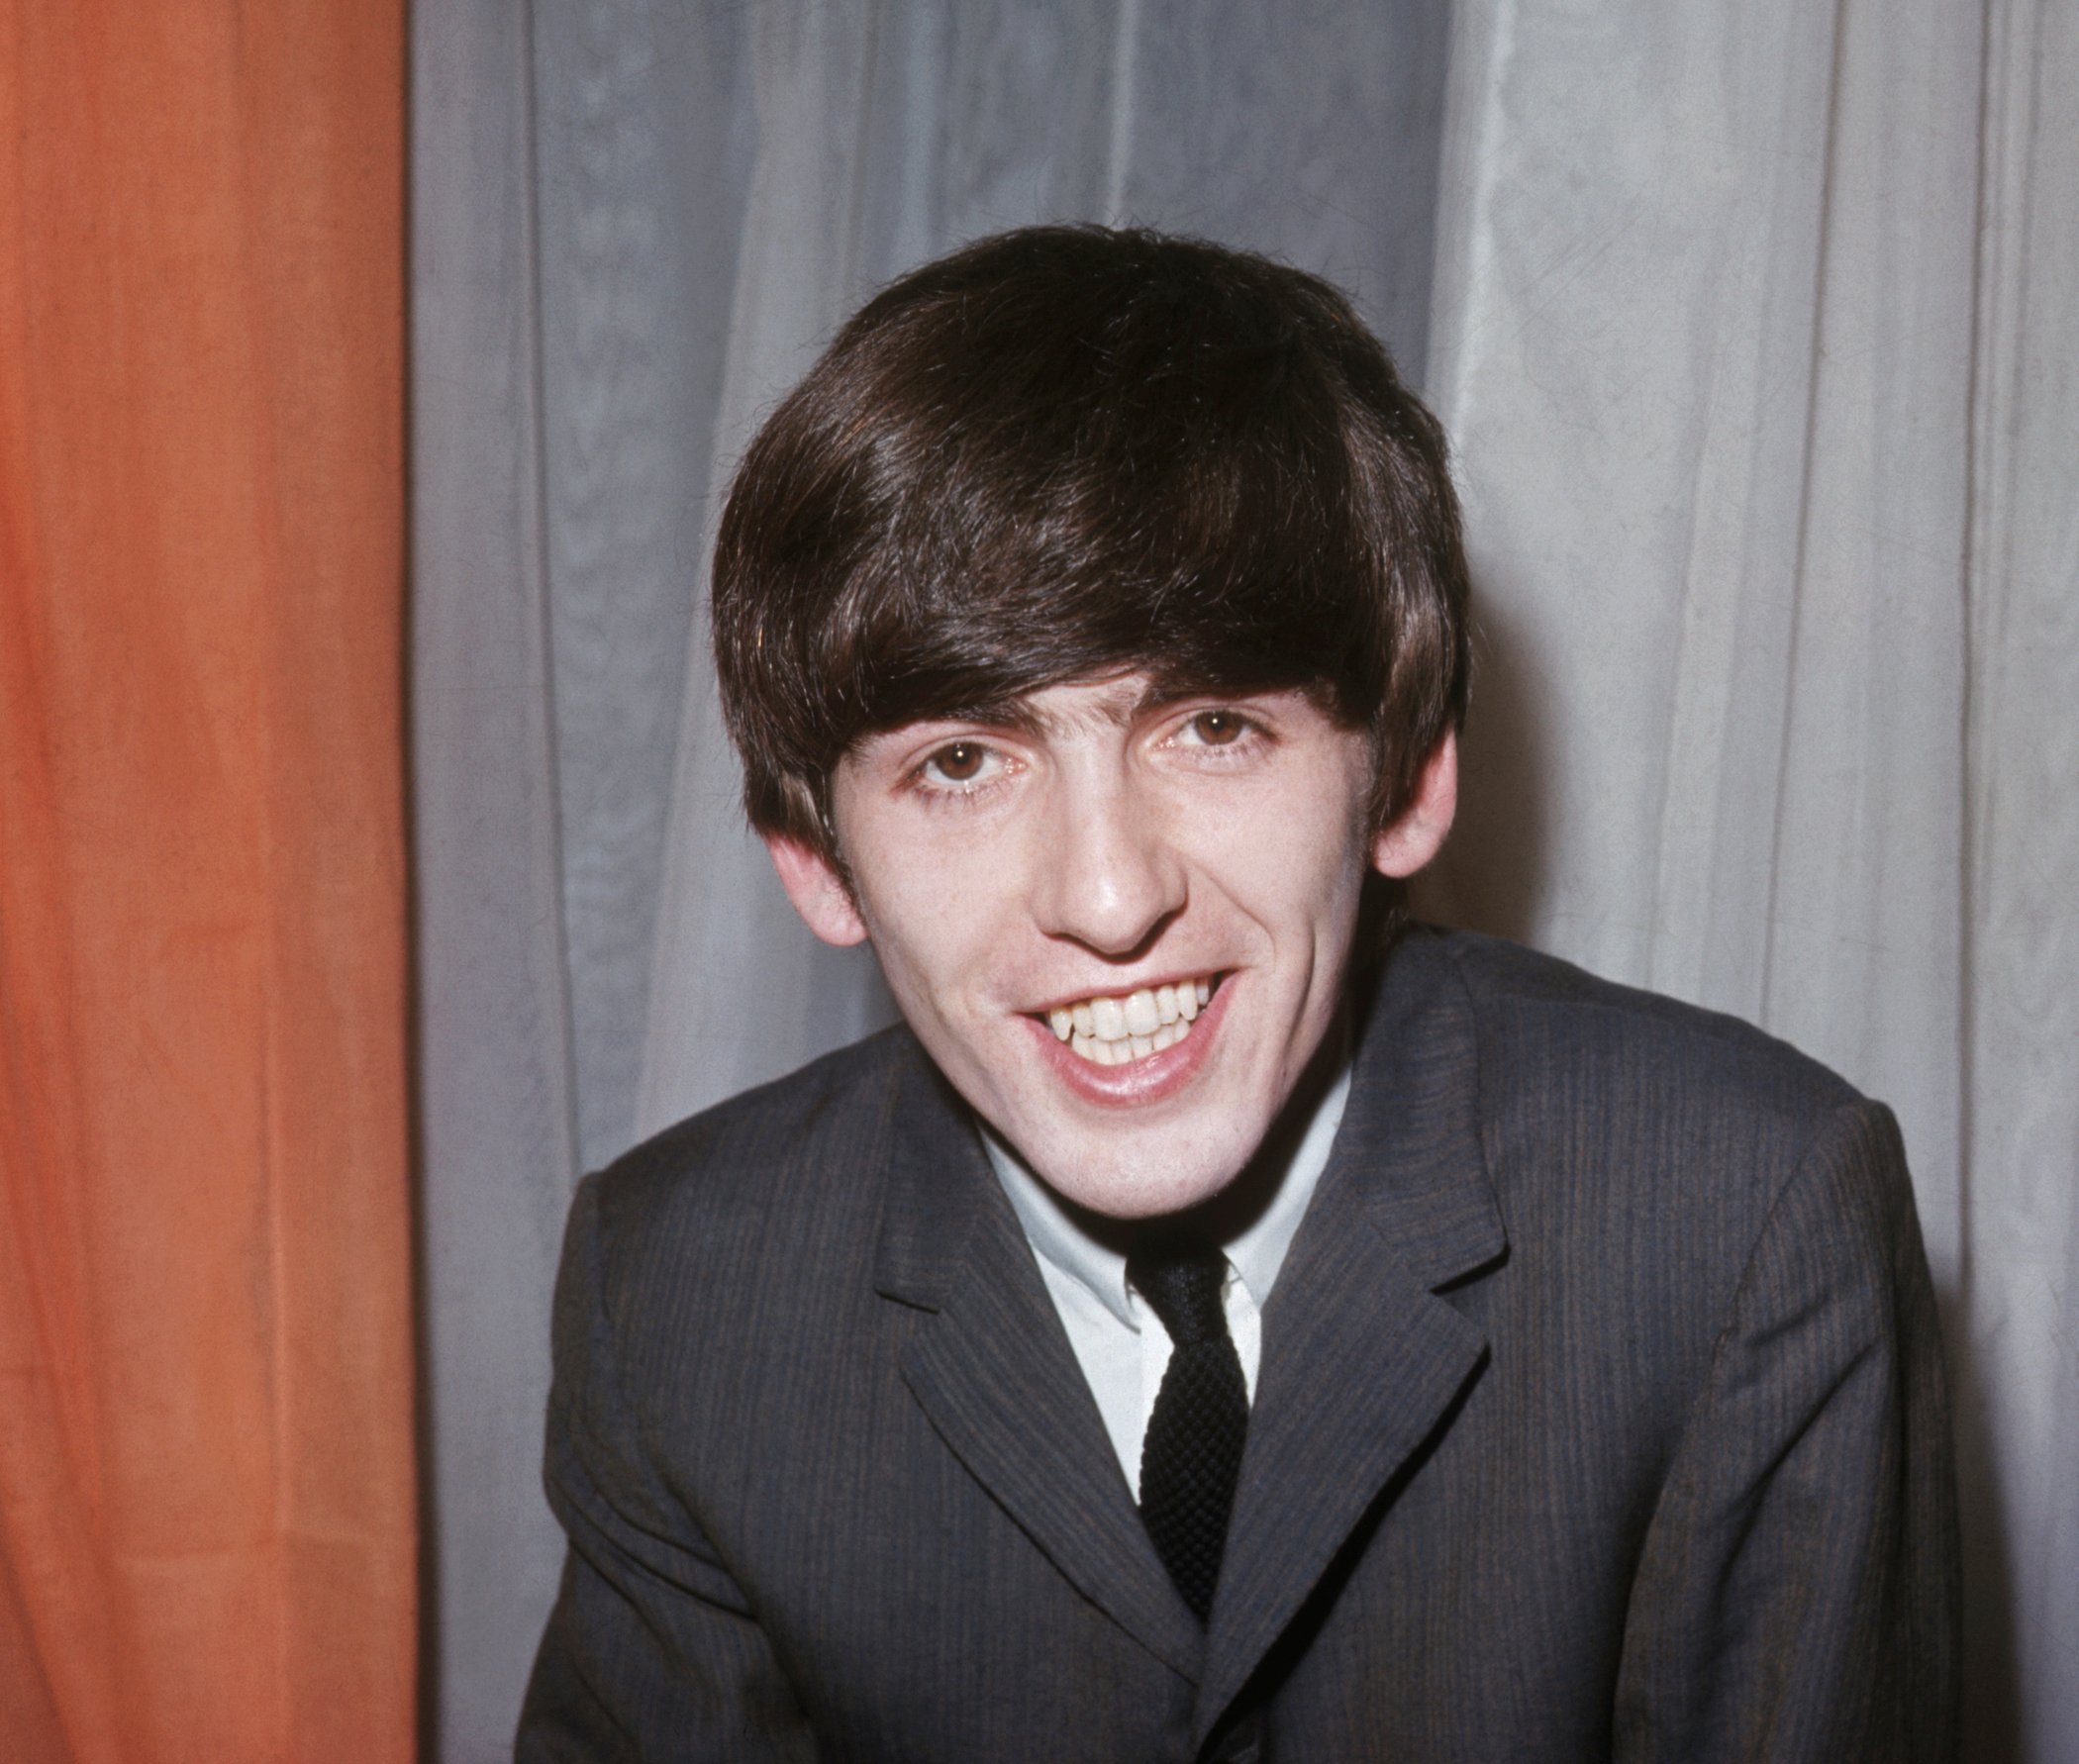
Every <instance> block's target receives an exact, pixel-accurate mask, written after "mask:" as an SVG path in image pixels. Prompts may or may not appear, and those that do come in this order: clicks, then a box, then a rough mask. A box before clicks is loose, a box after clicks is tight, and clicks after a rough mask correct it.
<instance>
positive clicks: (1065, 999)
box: [1025, 968, 1228, 1017]
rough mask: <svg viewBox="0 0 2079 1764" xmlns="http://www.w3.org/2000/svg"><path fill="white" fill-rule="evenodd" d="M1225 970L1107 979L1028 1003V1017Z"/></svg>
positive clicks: (1217, 975)
mask: <svg viewBox="0 0 2079 1764" xmlns="http://www.w3.org/2000/svg"><path fill="white" fill-rule="evenodd" d="M1227 973H1228V970H1227V969H1226V968H1179V969H1177V970H1175V971H1173V972H1171V973H1167V974H1157V975H1155V976H1153V977H1152V978H1151V979H1144V980H1127V981H1118V980H1107V981H1104V982H1102V983H1100V984H1098V985H1094V986H1085V987H1084V988H1083V989H1082V991H1080V992H1064V993H1060V994H1058V995H1056V996H1055V997H1053V998H1051V999H1049V1000H1047V1002H1046V1003H1045V1004H1043V1005H1033V1006H1029V1007H1028V1008H1027V1010H1026V1013H1025V1014H1026V1015H1027V1016H1028V1017H1044V1016H1045V1015H1046V1014H1047V1013H1048V1012H1049V1011H1066V1010H1067V1009H1069V1008H1070V1007H1071V1006H1073V1005H1080V1004H1081V1003H1082V1002H1083V1001H1084V1000H1085V999H1123V998H1125V997H1127V996H1128V995H1129V994H1130V993H1136V992H1159V991H1161V990H1162V988H1163V987H1165V986H1182V985H1184V984H1185V983H1186V982H1188V981H1193V980H1220V979H1224V978H1225V977H1226V975H1227Z"/></svg>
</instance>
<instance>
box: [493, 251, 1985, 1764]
mask: <svg viewBox="0 0 2079 1764" xmlns="http://www.w3.org/2000/svg"><path fill="white" fill-rule="evenodd" d="M714 580H715V587H714V622H715V643H716V656H717V663H718V668H719V671H720V676H721V680H722V686H723V693H724V703H725V708H726V712H727V716H728V719H729V724H730V729H731V733H732V735H733V736H734V738H735V740H736V742H737V745H738V748H739V751H740V753H741V754H742V756H743V761H744V768H745V775H746V789H745V800H746V804H747V808H748V812H749V815H750V818H751V821H752V824H753V825H754V826H755V827H756V828H757V829H758V830H759V832H760V833H762V834H763V836H764V838H765V841H766V843H767V845H768V847H769V848H770V850H771V853H772V857H773V861H774V864H775V866H776V868H777V871H778V874H779V878H780V881H781V883H782V884H783V885H784V887H785V888H786V890H787V893H788V895H789V897H790V898H791V899H792V901H793V903H794V905H795V907H796V908H797V909H798V910H799V912H800V914H801V917H802V918H803V920H804V921H805V922H806V923H807V925H808V927H809V929H810V930H811V931H814V932H815V934H817V935H818V936H820V937H823V938H825V939H827V940H829V941H831V942H834V943H841V944H842V943H856V942H859V941H861V940H865V941H868V942H870V944H871V945H872V947H873V950H874V952H875V955H876V956H877V957H878V959H879V961H880V964H881V968H882V971H883V973H884V974H885V975H886V977H887V980H888V984H889V987H890V989H891V991H892V993H893V995H894V997H895V999H896V1002H897V1004H898V1005H899V1006H900V1008H901V1011H902V1016H903V1019H904V1023H903V1026H902V1027H901V1028H899V1029H895V1030H891V1031H889V1032H887V1033H884V1034H882V1035H878V1036H875V1037H872V1038H871V1039H869V1040H867V1041H865V1042H862V1043H860V1044H859V1045H857V1046H855V1047H851V1048H847V1049H844V1050H843V1051H841V1052H840V1053H837V1054H834V1055H832V1056H830V1057H829V1058H827V1059H825V1060H822V1061H819V1062H817V1063H816V1064H815V1065H813V1066H810V1067H808V1068H807V1069H806V1070H804V1071H802V1072H799V1073H796V1074H795V1075H794V1076H792V1077H790V1078H787V1079H784V1080H782V1081H780V1082H779V1083H777V1084H774V1085H769V1086H766V1087H764V1088H763V1089H761V1090H757V1091H754V1092H751V1093H749V1094H747V1095H745V1096H743V1097H740V1098H737V1099H735V1100H734V1101H732V1102H730V1103H727V1104H724V1105H723V1106H721V1107H720V1108H717V1109H714V1110H711V1111H709V1112H708V1113H706V1114H704V1115H702V1116H699V1117H697V1118H696V1119H694V1120H692V1121H690V1122H687V1123H685V1124H683V1125H682V1126H680V1127H676V1128H674V1129H672V1130H670V1131H668V1132H666V1133H664V1134H662V1135H660V1136H659V1137H657V1138H656V1139H654V1140H652V1141H650V1142H649V1143H648V1144H646V1145H644V1146H642V1147H639V1148H638V1149H637V1150H635V1151H633V1152H631V1153H630V1154H629V1155H628V1156H627V1157H625V1158H624V1159H622V1160H621V1161H620V1162H619V1163H617V1164H616V1165H615V1166H614V1167H613V1168H612V1169H610V1170H608V1171H606V1172H604V1173H603V1174H602V1175H600V1176H597V1177H593V1178H589V1179H588V1180H587V1181H586V1183H585V1184H584V1185H583V1187H582V1188H581V1190H580V1192H579V1195H578V1198H577V1201H576V1204H575V1206H574V1208H573V1212H572V1217H571V1225H570V1230H569V1235H568V1240H567V1243H566V1248H565V1255H564V1265H563V1272H562V1276H561V1280H560V1283H559V1286H558V1293H557V1309H556V1340H555V1356H556V1361H555V1388H554V1395H553V1397H552V1399H551V1404H550V1414H549V1445H548V1464H547V1481H548V1490H549V1497H550V1500H551V1502H552V1504H553V1505H554V1507H555V1510H556V1513H557V1515H558V1517H559V1519H561V1520H562V1522H563V1525H564V1527H565V1529H566V1531H567V1532H568V1535H569V1539H570V1553H569V1557H568V1563H567V1567H566V1571H565V1577H564V1582H563V1588H562V1592H561V1596H560V1598H559V1600H558V1603H557V1606H556V1609H555V1612H554V1614H553V1616H552V1617H551V1619H550V1621H549V1625H548V1628H547V1631H546V1633H545V1637H544V1640H543V1644H542V1652H541V1657H540V1659H539V1661H538V1663H537V1667H536V1672H535V1677H534V1682H533V1685H532V1687H531V1689H530V1693H529V1700H528V1706H527V1709H526V1712H525V1714H524V1715H523V1719H522V1731H521V1744H520V1749H521V1754H522V1755H523V1756H524V1757H528V1758H544V1759H545V1758H585V1759H592V1758H602V1757H644V1758H649V1757H657V1758H722V1759H747V1758H767V1757H772V1758H809V1757H828V1758H860V1759H891V1760H935V1759H943V1760H961V1761H972V1760H980V1759H989V1760H997V1759H1026V1758H1031V1759H1055V1758H1060V1759H1068V1758H1075V1759H1083V1758H1089V1759H1123V1760H1138V1759H1156V1758H1180V1759H1181V1758H1194V1757H1223V1758H1236V1759H1241V1758H1258V1759H1261V1758H1269V1757H1283V1758H1298V1759H1330V1760H1336V1759H1364V1758H1374V1757H1378V1758H1387V1757H1415V1758H1424V1759H1444V1758H1465V1759H1504V1758H1506V1759H1550V1760H1575V1759H1582V1758H1595V1757H1609V1756H1618V1757H1624V1758H1636V1759H1645V1758H1654V1759H1659V1758H1664V1759H1684V1760H1687V1759H1709V1758H1721V1757H1723V1758H1734V1757H1737V1758H1759V1757H1768V1758H1812V1759H1828V1760H1837V1759H1862V1758H1869V1759H1877V1758H1882V1759H1907V1758H1918V1757H1941V1756H1945V1755H1947V1753H1948V1751H1949V1749H1950V1746H1951V1738H1950V1734H1951V1729H1952V1715H1953V1708H1952V1706H1953V1676H1954V1673H1953V1667H1954V1637H1953V1624H1954V1598H1955V1588H1954V1580H1955V1571H1954V1537H1953V1526H1954V1521H1953V1502H1952V1497H1951V1493H1950V1486H1949V1470H1948V1442H1947V1434H1946V1421H1945V1417H1944V1407H1943V1404H1944V1399H1943V1392H1942V1382H1941V1370H1940V1358H1939V1345H1938V1342H1937V1340H1936V1335H1935V1327H1934V1318H1933V1307H1932V1300H1931V1294H1930V1291H1929V1283H1928V1275H1927V1267H1926V1262H1925V1258H1924V1256H1923V1254H1922V1250H1921V1246H1920V1239H1919V1233H1918V1227H1917V1225H1916V1223H1915V1219H1914V1214H1913V1206H1912V1199H1911V1192H1910V1189H1909V1187H1908V1185H1907V1181H1906V1175H1905V1169H1904V1164H1903V1159H1902V1155H1901V1152H1900V1148H1899V1144H1898V1139H1897V1133H1896V1129H1895V1127H1893V1125H1892V1123H1891V1121H1890V1117H1889V1116H1888V1114H1887V1113H1886V1112H1885V1111H1884V1110H1883V1109H1882V1108H1881V1107H1880V1106H1878V1105H1875V1104H1872V1103H1869V1102H1867V1101H1865V1100H1864V1099H1862V1098H1860V1097H1859V1096H1857V1095H1856V1094H1855V1093H1854V1092H1853V1091H1852V1090H1850V1089H1849V1088H1848V1087H1847V1086H1846V1085H1845V1084H1843V1083H1841V1081H1840V1080H1838V1079H1836V1078H1834V1077H1832V1075H1831V1074H1829V1073H1827V1072H1825V1071H1823V1070H1822V1069H1820V1068H1819V1067H1817V1066H1815V1065H1813V1064H1811V1063H1810V1062H1809V1061H1807V1060H1805V1059H1803V1058H1802V1057H1800V1056H1799V1055H1798V1054H1796V1053H1794V1052H1793V1051H1791V1050H1790V1049H1788V1048H1786V1047H1784V1046H1782V1045H1781V1044H1780V1043H1777V1042H1774V1041H1771V1040H1769V1039H1767V1038H1766V1037H1764V1036H1762V1035H1760V1034H1759V1033H1757V1032H1755V1031H1754V1030H1751V1029H1746V1028H1744V1027H1742V1026H1740V1025H1737V1024H1734V1023H1732V1022H1730V1021H1728V1020H1726V1019H1723V1018H1717V1017H1711V1016H1707V1015H1705V1014H1703V1013H1700V1012H1697V1011H1694V1010H1691V1009H1688V1008H1686V1007H1682V1006H1679V1005H1675V1004H1672V1003H1670V1002H1668V1001H1665V1000H1659V999H1654V998H1650V997H1647V996H1645V995H1642V994H1637V993H1633V992H1629V991H1625V990H1623V989H1620V988H1617V987H1613V986H1609V985H1606V984H1604V983H1601V982H1598V981H1595V980H1593V979H1591V978H1589V977H1588V976H1586V975H1584V974H1581V973H1579V972H1578V971H1576V970H1574V969H1571V968H1568V967H1565V966H1563V965H1562V964H1559V963H1556V962H1553V961H1551V960H1549V959H1547V958H1543V957H1539V956H1535V955H1533V954H1531V953H1529V952H1528V951H1524V950H1520V949H1515V948H1512V947H1510V946H1507V945H1504V944H1498V943H1494V942H1490V941H1487V940H1484V939H1479V938H1474V937H1468V936H1463V935H1458V934H1451V933H1444V932H1438V931H1430V930H1427V929H1422V928H1415V927H1410V926H1408V925H1406V924H1405V923H1404V921H1403V919H1402V917H1401V915H1400V912H1399V909H1398V906H1397V902H1396V898H1395V896H1394V893H1393V890H1394V889H1395V887H1396V886H1397V884H1398V882H1399V880H1400V879H1402V878H1405V877H1407V876H1410V875H1412V874H1413V873H1414V872H1416V871H1417V870H1419V869H1420V868H1421V867H1422V866H1423V865H1424V864H1425V863H1426V862H1428V860H1429V859H1430V858H1431V857H1432V856H1433V855H1434V854H1435V853H1436V849H1437V848H1438V846H1439V845H1440V844H1441V842H1442V840H1443V838H1444V836H1445V834H1446V833H1447V832H1448V830H1449V827H1450V823H1451V818H1452V813H1453V810H1454V807H1455V802H1456V793H1457V761H1456V746H1455V739H1456V735H1455V731H1456V728H1457V724H1458V721H1459V718H1460V716H1461V715H1462V712H1463V707H1464V699H1465V677H1466V635H1465V627H1466V607H1465V582H1464V564H1463V559H1462V556H1461V553H1460V547H1459V540H1458V526H1457V513H1456V505H1455V502H1454V500H1453V497H1452V492H1451V488H1450V483H1449V479H1448V476H1447V474H1446V470H1445V463H1444V447H1443V441H1442V437H1441V435H1440V433H1439V432H1438V430H1437V428H1436V423H1435V422H1434V420H1433V419H1432V418H1431V417H1430V416H1429V414H1428V413H1427V412H1426V411H1425V410H1424V409H1423V408H1422V407H1421V405H1420V404H1419V403H1418V402H1417V401H1416V400H1415V399H1414V398H1413V397H1411V396H1410V395H1409V394H1408V393H1407V391H1406V390H1405V389H1404V388H1403V387H1402V386H1401V384H1400V383H1399V381H1398V379H1397V378H1396V376H1395V374H1394V371H1393V369H1392V366H1391V365H1390V363H1389V362H1388V360H1387V358H1386V356H1385V354H1384V352H1383V351H1382V350H1381V349H1380V347H1379V346H1378V344H1377V343H1376V342H1375V341H1374V340H1373V339H1372V338H1371V337H1370V336H1369V334H1368V333H1367V332H1366V331H1365V330H1364V328H1363V327H1362V325H1361V324H1360V323H1359V322H1358V321H1357V319H1356V318H1355V316H1354V315H1353V313H1352V312H1351V310H1350V308H1349V306H1348V304H1347V302H1346V301H1345V300H1344V299H1343V298H1342V297H1341V296H1340V295H1339V294H1337V292H1336V291H1335V290H1333V289H1332V288H1330V287H1328V286H1327V285H1326V284H1324V283H1322V282H1320V281H1317V280H1315V279H1314V278H1311V277H1308V276H1305V275H1302V274H1300V273H1298V272H1296V271H1293V270H1290V269H1287V268H1284V267H1281V266H1278V265H1274V264H1271V263H1268V262H1266V261H1264V260H1262V259H1260V258H1256V257H1252V256H1249V255H1246V254H1243V253H1238V252H1233V251H1228V250H1224V249H1221V248H1219V247H1216V246H1212V245H1204V244H1200V243H1196V242H1189V241H1179V240H1172V239H1164V238H1161V237H1158V236H1154V235H1149V234H1144V233H1113V232H1108V231H1105V230H1102V229H1095V228H1057V229H1037V230H1031V231H1027V232H1024V233H1018V234H1009V235H1005V236H1003V237H1001V238H998V239H993V240H985V241H983V242H981V243H980V244H978V245H972V246H970V247H968V248H967V249H965V250H963V251H960V252H958V253H956V254H954V255H953V256H951V257H948V258H946V259H943V260H942V261H940V262H939V263H936V264H932V265H929V266H927V267H926V268H924V269H921V270H919V271H917V272H915V273H914V274H912V275H910V276H908V277H906V278H904V279H903V280H902V281H900V282H898V283H896V284H895V285H894V286H892V287H891V288H889V289H887V290H886V291H885V292H883V293H882V294H881V295H880V296H879V297H877V298H876V299H875V300H874V301H872V302H871V303H870V304H869V305H868V306H867V307H866V308H865V309H864V310H863V311H862V312H861V313H860V314H859V315H858V316H857V317H856V318H855V319H853V320H852V321H851V323H850V324H849V325H847V326H846V327H845V329H844V330H843V331H842V332H841V334H840V336H839V338H838V339H837V341H836V342H835V343H833V345H832V346H831V348H830V350H829V351H828V353H827V354H826V355H825V356H824V357H823V359H822V360H821V361H820V362H819V363H818V364H817V366H816V367H815V369H814V370H813V371H812V372H811V373H810V375H809V376H808V378H807V379H806V380H805V381H804V382H803V384H802V385H801V386H800V387H799V388H797V389H796V391H795V392H794V393H793V394H792V396H791V397H790V398H788V399H787V400H786V401H785V402H784V403H783V404H782V405H781V406H780V407H779V409H778V410H777V411H776V412H775V413H774V414H773V416H772V418H771V419H770V421H769V422H768V423H767V424H766V426H765V428H764V430H763V431H762V432H761V434H760V435H759V437H758V439H757V441H755V442H754V444H753V445H752V447H751V448H750V450H749V452H748V453H747V454H746V456H745V458H744V461H743V466H742V468H741V470H740V472H739V475H738V479H737V483H736V486H735V488H734V490H733V492H732V495H731V499H730V505H729V508H728V511H727V513H726V515H725V518H724V522H723V527H722V533H721V537H720V540H719V543H718V546H717V553H716V560H715V576H714Z"/></svg>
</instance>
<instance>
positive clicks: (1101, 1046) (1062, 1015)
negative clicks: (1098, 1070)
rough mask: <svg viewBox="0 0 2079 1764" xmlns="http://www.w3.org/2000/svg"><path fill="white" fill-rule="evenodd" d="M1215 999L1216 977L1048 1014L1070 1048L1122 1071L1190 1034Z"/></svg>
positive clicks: (1080, 1003)
mask: <svg viewBox="0 0 2079 1764" xmlns="http://www.w3.org/2000/svg"><path fill="white" fill-rule="evenodd" d="M1212 996H1213V982H1212V979H1211V977H1210V976H1209V977H1207V978H1206V979H1203V980H1179V981H1178V982H1177V983H1176V984H1175V985H1174V986H1156V987H1145V986H1144V987H1142V988H1141V989H1140V990H1139V992H1130V993H1126V994H1124V995H1121V996H1119V997H1101V998H1088V999H1082V1000H1080V1001H1078V1002H1077V1003H1075V1004H1073V1005H1057V1006H1055V1007H1054V1009H1053V1010H1051V1011H1049V1012H1048V1013H1047V1014H1046V1021H1047V1023H1048V1025H1049V1026H1050V1027H1051V1028H1052V1029H1053V1031H1054V1033H1055V1034H1056V1035H1057V1036H1058V1037H1059V1038H1060V1039H1062V1040H1063V1041H1066V1042H1067V1043H1068V1045H1069V1048H1070V1049H1071V1050H1072V1051H1073V1052H1076V1053H1079V1054H1081V1055H1082V1056H1083V1058H1085V1059H1087V1060H1093V1061H1095V1062H1096V1063H1097V1064H1098V1065H1101V1066H1116V1065H1123V1064H1124V1063H1125V1062H1126V1061H1128V1060H1132V1059H1141V1058H1144V1057H1145V1056H1146V1055H1148V1054H1150V1053H1159V1052H1160V1051H1161V1050H1162V1049H1163V1048H1165V1047H1167V1046H1169V1045H1170V1044H1171V1043H1172V1042H1176V1041H1181V1040H1182V1039H1183V1038H1184V1037H1185V1036H1186V1035H1187V1034H1189V1033H1190V1032H1191V1024H1192V1020H1193V1019H1195V1018H1196V1017H1197V1016H1198V1012H1199V1007H1200V1006H1201V1005H1203V1004H1205V1003H1206V1002H1207V1001H1208V1000H1209V999H1210V998H1211V997H1212Z"/></svg>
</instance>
